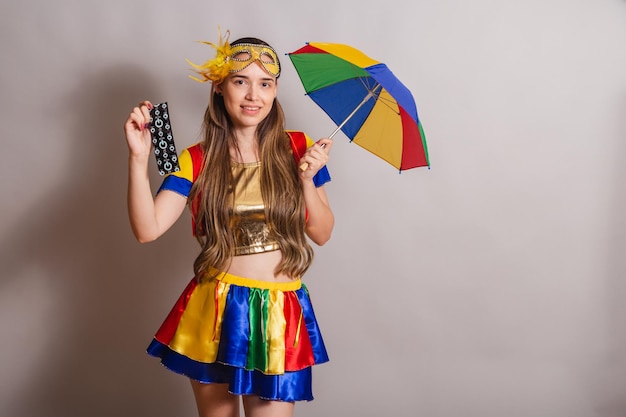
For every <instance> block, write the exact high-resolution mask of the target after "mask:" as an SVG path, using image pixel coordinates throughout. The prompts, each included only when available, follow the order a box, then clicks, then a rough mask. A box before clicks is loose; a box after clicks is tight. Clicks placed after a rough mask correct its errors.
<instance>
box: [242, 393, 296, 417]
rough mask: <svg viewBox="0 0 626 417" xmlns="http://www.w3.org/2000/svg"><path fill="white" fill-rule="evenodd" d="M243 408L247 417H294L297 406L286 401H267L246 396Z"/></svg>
mask: <svg viewBox="0 0 626 417" xmlns="http://www.w3.org/2000/svg"><path fill="white" fill-rule="evenodd" d="M243 408H244V410H245V412H246V417H292V416H293V410H294V408H295V404H294V403H292V402H284V401H267V400H262V399H260V398H259V397H257V396H254V395H244V396H243Z"/></svg>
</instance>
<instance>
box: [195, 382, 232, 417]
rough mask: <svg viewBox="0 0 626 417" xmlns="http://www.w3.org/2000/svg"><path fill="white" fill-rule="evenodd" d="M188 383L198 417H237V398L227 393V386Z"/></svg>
mask: <svg viewBox="0 0 626 417" xmlns="http://www.w3.org/2000/svg"><path fill="white" fill-rule="evenodd" d="M190 381H191V388H192V389H193V395H194V397H195V398H196V405H197V406H198V415H199V416H200V417H239V397H238V396H237V395H233V394H231V393H230V392H228V384H203V383H200V382H198V381H194V380H190Z"/></svg>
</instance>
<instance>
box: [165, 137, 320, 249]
mask: <svg viewBox="0 0 626 417" xmlns="http://www.w3.org/2000/svg"><path fill="white" fill-rule="evenodd" d="M287 133H288V135H289V137H290V139H291V145H292V150H293V152H294V158H295V160H296V163H297V161H298V160H299V159H300V157H301V156H302V155H303V154H304V152H305V151H306V148H307V147H309V146H311V145H312V144H313V141H312V140H311V139H310V138H309V137H308V136H307V135H306V134H304V133H303V132H287ZM203 158H204V152H203V150H202V147H201V145H200V144H196V145H194V146H191V147H189V148H187V149H185V150H184V151H183V152H182V153H181V155H180V157H179V164H180V171H177V172H173V173H171V174H169V175H168V176H167V177H165V179H164V180H163V184H162V185H161V187H160V188H159V192H160V191H162V190H170V191H174V192H177V193H179V194H181V195H183V196H184V197H188V196H189V192H190V191H191V187H192V185H193V182H194V181H195V179H196V178H197V177H198V174H199V173H200V169H201V167H202V161H203ZM231 167H232V168H231V169H232V176H233V187H232V190H231V194H230V195H229V200H230V204H231V213H232V215H231V229H232V230H233V232H234V234H235V243H236V247H235V255H236V256H237V255H248V254H252V253H261V252H267V251H273V250H278V249H279V246H278V242H277V241H276V239H275V238H274V236H272V234H271V232H270V228H269V225H268V224H267V221H266V218H265V205H264V203H263V198H262V196H261V181H260V167H261V162H254V163H245V164H242V163H236V162H233V163H232V164H231ZM329 180H330V175H329V174H328V170H327V168H326V167H325V166H324V167H323V168H322V169H320V170H319V171H318V172H317V174H316V175H315V177H314V178H313V181H314V183H315V185H316V186H318V187H319V186H321V185H323V184H325V183H326V182H328V181H329ZM192 217H193V218H195V213H192ZM194 230H195V225H194Z"/></svg>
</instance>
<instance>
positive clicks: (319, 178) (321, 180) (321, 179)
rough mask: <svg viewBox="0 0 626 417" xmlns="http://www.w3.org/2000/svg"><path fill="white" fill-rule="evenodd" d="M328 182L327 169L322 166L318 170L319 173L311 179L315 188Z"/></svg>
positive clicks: (328, 174)
mask: <svg viewBox="0 0 626 417" xmlns="http://www.w3.org/2000/svg"><path fill="white" fill-rule="evenodd" d="M328 181H330V173H329V172H328V168H326V165H324V166H323V167H321V168H320V170H319V171H317V174H315V176H314V177H313V183H315V186H316V187H321V186H322V185H324V184H326V183H327V182H328Z"/></svg>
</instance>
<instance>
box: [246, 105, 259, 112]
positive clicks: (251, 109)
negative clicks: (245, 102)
mask: <svg viewBox="0 0 626 417" xmlns="http://www.w3.org/2000/svg"><path fill="white" fill-rule="evenodd" d="M242 108H243V109H244V110H248V111H257V110H259V109H260V107H246V106H242Z"/></svg>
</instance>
